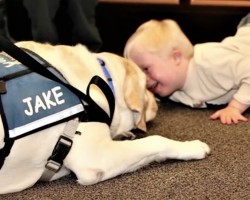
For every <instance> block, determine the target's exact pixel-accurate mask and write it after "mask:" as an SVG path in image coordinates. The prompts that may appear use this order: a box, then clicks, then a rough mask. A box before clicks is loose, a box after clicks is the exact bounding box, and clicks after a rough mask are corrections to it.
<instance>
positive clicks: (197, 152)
mask: <svg viewBox="0 0 250 200" xmlns="http://www.w3.org/2000/svg"><path fill="white" fill-rule="evenodd" d="M16 45H17V46H19V47H22V48H26V49H29V50H31V51H32V52H35V53H36V54H38V55H40V56H41V57H42V58H44V59H45V60H46V61H48V62H49V63H50V64H51V65H52V66H54V67H55V68H56V69H57V70H58V71H59V72H60V73H61V74H62V75H63V76H64V77H65V79H66V80H67V81H68V83H69V84H70V85H72V86H74V87H75V88H77V89H78V90H80V91H82V92H83V93H85V92H86V88H87V85H88V83H89V81H90V80H91V78H92V77H93V76H94V75H98V76H100V77H101V78H103V79H104V80H106V77H105V75H104V72H103V70H102V68H101V66H100V64H99V62H98V60H97V58H99V59H101V60H102V61H104V62H105V65H106V67H107V70H108V71H109V73H110V76H111V77H112V82H113V86H114V90H115V112H114V117H113V120H112V123H111V126H110V127H109V126H108V125H107V124H105V123H100V122H81V123H79V125H78V127H77V129H76V130H75V131H76V132H77V133H81V134H75V136H74V137H73V138H72V141H73V145H72V147H71V149H70V151H69V153H68V154H67V156H66V157H65V159H64V160H63V166H62V167H61V168H60V170H58V171H56V173H55V174H54V175H53V176H52V177H50V178H49V179H47V181H52V180H56V179H59V178H61V177H63V176H66V175H68V174H69V173H70V172H71V171H72V172H73V173H75V175H76V177H77V179H78V180H77V181H78V183H80V184H82V185H91V184H96V183H98V182H101V181H104V180H107V179H110V178H113V177H116V176H118V175H120V174H124V173H127V172H132V171H135V170H137V169H138V168H140V167H143V166H145V165H147V164H149V163H150V162H153V161H164V160H166V159H168V158H169V159H180V160H191V159H203V158H205V157H206V155H207V154H209V153H210V148H209V147H208V145H207V144H205V143H203V142H201V141H199V140H194V141H186V142H180V141H174V140H170V139H167V138H164V137H161V136H157V135H154V136H148V137H145V138H142V139H136V140H123V141H120V140H119V141H118V140H114V139H117V138H121V136H122V137H128V138H133V137H134V135H133V133H131V132H130V130H132V129H134V128H138V129H141V130H144V131H146V130H147V129H146V122H149V121H151V120H153V119H154V118H155V116H156V113H157V109H158V108H157V104H156V102H155V98H154V96H153V94H152V93H150V92H149V91H148V90H146V77H145V76H144V74H143V73H142V72H141V70H140V69H139V68H138V67H137V66H136V65H135V64H134V63H132V62H131V61H129V60H126V59H124V58H122V57H120V56H117V55H114V54H111V53H91V52H89V51H88V50H87V49H86V47H85V46H82V45H76V46H63V45H58V46H52V45H49V44H40V43H36V42H32V41H27V42H19V43H16ZM13 67H14V66H13ZM90 95H91V97H92V99H93V100H94V101H95V102H96V103H97V104H98V105H99V106H100V107H101V108H102V109H103V110H105V111H106V112H107V113H109V112H110V111H109V104H108V102H107V100H106V98H105V96H104V94H103V93H102V91H101V90H100V89H99V88H98V87H95V86H92V87H91V88H90ZM75 120H76V121H77V119H75ZM66 124H67V122H63V123H61V124H57V125H55V126H52V127H49V128H46V129H44V130H40V131H38V132H36V133H34V134H31V135H29V136H27V137H23V138H21V139H18V140H16V141H15V143H14V145H13V146H12V148H11V152H10V153H9V155H8V156H7V157H6V158H5V161H4V164H3V166H2V168H1V170H0V194H6V193H13V192H18V191H22V190H24V189H27V188H29V187H32V186H33V185H34V184H35V183H36V182H37V181H38V180H39V179H40V178H41V176H42V174H43V173H44V170H45V165H46V163H47V160H48V158H49V157H50V156H51V154H52V151H53V149H54V147H55V145H56V143H57V141H58V138H59V137H60V135H61V133H62V132H63V131H64V129H65V126H66ZM4 145H5V143H4V128H3V125H2V123H1V124H0V150H1V148H3V147H4ZM0 152H1V151H0ZM45 180H46V179H45Z"/></svg>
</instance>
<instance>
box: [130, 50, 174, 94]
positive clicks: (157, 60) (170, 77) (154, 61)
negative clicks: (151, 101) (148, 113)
mask: <svg viewBox="0 0 250 200" xmlns="http://www.w3.org/2000/svg"><path fill="white" fill-rule="evenodd" d="M129 57H130V59H131V60H133V61H134V62H135V63H136V64H137V65H138V66H139V67H140V68H141V69H142V71H143V72H144V73H145V74H146V76H147V88H148V89H149V90H151V91H152V92H153V93H155V94H158V95H160V96H162V97H166V96H169V95H171V94H172V93H173V92H175V91H176V90H177V86H176V83H175V82H176V78H178V76H177V74H176V70H175V60H174V58H162V57H160V56H158V55H156V54H154V53H151V52H148V51H146V50H145V49H143V48H139V47H138V48H132V49H131V51H130V54H129Z"/></svg>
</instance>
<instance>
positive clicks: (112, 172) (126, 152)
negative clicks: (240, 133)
mask: <svg viewBox="0 0 250 200" xmlns="http://www.w3.org/2000/svg"><path fill="white" fill-rule="evenodd" d="M110 150H111V152H110V154H109V155H106V156H105V157H106V159H109V161H106V162H105V163H109V166H105V168H106V169H105V170H104V172H105V173H104V176H103V178H102V180H105V179H110V178H112V177H115V176H117V175H120V174H123V173H126V172H131V171H135V170H137V169H139V168H141V167H143V166H145V165H147V164H149V163H151V162H153V161H157V162H160V161H164V160H166V159H178V160H196V159H203V158H205V157H206V155H207V154H209V153H210V148H209V147H208V145H207V144H205V143H203V142H201V141H199V140H194V141H186V142H180V141H174V140H170V139H167V138H164V137H161V136H156V135H155V136H149V137H146V138H142V139H138V140H134V141H113V142H112V148H110Z"/></svg>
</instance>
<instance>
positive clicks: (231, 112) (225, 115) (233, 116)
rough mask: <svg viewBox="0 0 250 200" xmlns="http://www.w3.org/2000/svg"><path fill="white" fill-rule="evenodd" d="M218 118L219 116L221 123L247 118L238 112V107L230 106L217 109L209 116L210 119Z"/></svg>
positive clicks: (230, 122)
mask: <svg viewBox="0 0 250 200" xmlns="http://www.w3.org/2000/svg"><path fill="white" fill-rule="evenodd" d="M218 118H220V121H221V123H222V124H232V123H234V124H238V122H239V121H244V122H246V121H247V118H245V117H244V116H243V115H242V114H241V113H240V110H239V109H237V108H234V107H231V106H228V107H226V108H224V109H221V110H218V111H217V112H215V113H214V114H212V115H211V116H210V119H218Z"/></svg>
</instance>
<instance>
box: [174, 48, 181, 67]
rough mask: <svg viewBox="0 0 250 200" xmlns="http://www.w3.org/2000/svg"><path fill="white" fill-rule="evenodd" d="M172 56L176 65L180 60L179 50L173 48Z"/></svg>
mask: <svg viewBox="0 0 250 200" xmlns="http://www.w3.org/2000/svg"><path fill="white" fill-rule="evenodd" d="M172 56H173V59H174V61H175V63H176V65H177V66H178V65H179V64H180V62H181V57H182V54H181V52H180V51H179V50H173V53H172Z"/></svg>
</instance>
